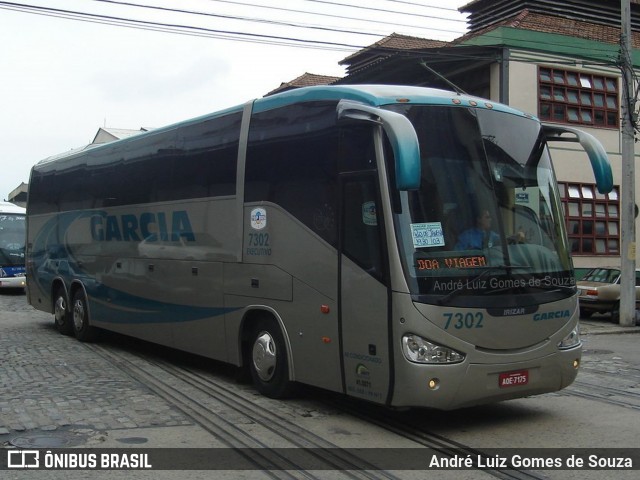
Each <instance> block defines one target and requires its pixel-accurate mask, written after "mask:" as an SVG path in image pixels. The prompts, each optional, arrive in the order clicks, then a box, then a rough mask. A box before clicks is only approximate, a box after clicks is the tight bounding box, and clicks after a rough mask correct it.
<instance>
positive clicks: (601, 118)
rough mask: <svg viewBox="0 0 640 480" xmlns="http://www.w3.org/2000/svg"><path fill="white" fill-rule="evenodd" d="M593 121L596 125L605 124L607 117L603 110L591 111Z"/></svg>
mask: <svg viewBox="0 0 640 480" xmlns="http://www.w3.org/2000/svg"><path fill="white" fill-rule="evenodd" d="M593 123H595V124H596V125H605V124H606V123H607V119H606V116H605V114H604V111H603V110H595V111H594V112H593Z"/></svg>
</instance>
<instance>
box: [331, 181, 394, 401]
mask: <svg viewBox="0 0 640 480" xmlns="http://www.w3.org/2000/svg"><path fill="white" fill-rule="evenodd" d="M340 198H341V212H342V215H341V222H340V225H341V226H340V228H341V232H340V233H341V234H340V256H339V259H340V260H339V262H340V265H339V269H338V271H339V279H340V282H339V285H340V302H339V312H340V330H341V340H342V343H341V346H342V358H343V378H344V389H345V392H346V393H347V394H348V395H351V396H354V397H359V398H363V399H367V400H369V401H373V402H376V403H385V402H387V399H388V396H389V391H390V390H389V389H390V371H391V365H390V363H389V362H390V361H391V359H392V356H391V354H390V345H389V338H390V331H389V321H388V319H389V303H390V302H389V291H388V288H387V282H386V278H387V277H388V276H387V273H386V271H387V269H386V267H385V263H386V253H385V243H384V241H383V238H384V237H383V230H384V224H383V219H382V212H381V211H380V210H379V209H378V208H377V205H379V204H380V202H379V198H380V196H379V193H378V189H377V175H376V174H375V172H372V173H365V174H357V175H345V176H344V177H343V178H342V181H341V196H340Z"/></svg>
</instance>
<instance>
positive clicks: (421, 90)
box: [253, 85, 531, 117]
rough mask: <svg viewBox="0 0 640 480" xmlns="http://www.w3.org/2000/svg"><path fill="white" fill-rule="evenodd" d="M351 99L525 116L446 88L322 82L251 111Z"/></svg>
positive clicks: (261, 102) (278, 96) (257, 105)
mask: <svg viewBox="0 0 640 480" xmlns="http://www.w3.org/2000/svg"><path fill="white" fill-rule="evenodd" d="M343 99H344V100H353V101H357V102H362V103H364V104H366V105H370V106H373V107H381V106H383V105H392V104H398V103H407V104H421V105H460V106H472V107H476V108H484V109H492V110H498V111H502V112H505V113H511V114H515V115H519V116H529V117H531V115H527V114H525V113H523V112H521V111H520V110H516V109H514V108H511V107H509V106H507V105H503V104H500V103H494V102H491V101H489V100H487V99H484V98H479V97H474V96H471V95H461V94H458V93H456V92H452V91H449V90H440V89H436V88H427V87H416V86H409V85H323V86H315V87H303V88H297V89H295V90H288V91H286V92H283V93H278V94H276V95H271V96H269V97H263V98H260V99H258V100H256V101H255V103H254V106H253V111H254V112H261V111H265V110H271V109H273V108H278V107H282V106H285V105H290V104H293V103H297V102H312V101H322V100H343Z"/></svg>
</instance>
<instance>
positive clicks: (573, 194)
mask: <svg viewBox="0 0 640 480" xmlns="http://www.w3.org/2000/svg"><path fill="white" fill-rule="evenodd" d="M569 198H580V188H579V187H578V185H569Z"/></svg>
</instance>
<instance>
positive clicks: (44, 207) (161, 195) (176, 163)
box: [29, 112, 242, 214]
mask: <svg viewBox="0 0 640 480" xmlns="http://www.w3.org/2000/svg"><path fill="white" fill-rule="evenodd" d="M241 120H242V113H241V112H236V113H232V114H228V115H224V116H221V117H216V118H212V119H207V120H203V121H199V122H193V123H192V124H190V125H185V126H182V127H179V128H176V129H171V130H166V131H162V132H150V133H148V134H145V135H143V136H140V137H138V138H132V139H130V140H127V141H124V142H117V143H114V144H112V145H106V146H104V147H100V148H96V149H94V150H87V151H86V152H85V153H84V154H83V155H82V156H78V157H76V158H75V159H73V160H66V161H65V160H61V161H58V162H55V163H51V164H47V165H43V166H42V167H39V168H38V167H36V169H35V170H34V172H33V175H32V178H31V185H30V187H29V212H30V213H31V214H35V213H45V212H52V211H66V210H77V209H88V208H102V207H108V206H116V205H131V204H140V203H150V202H157V201H169V200H182V199H189V198H200V197H210V196H222V195H233V194H235V187H236V163H237V155H238V143H239V136H240V123H241ZM65 163H67V164H69V165H71V166H69V167H68V168H66V167H65ZM87 165H90V167H88V166H87ZM56 168H57V171H56Z"/></svg>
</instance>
